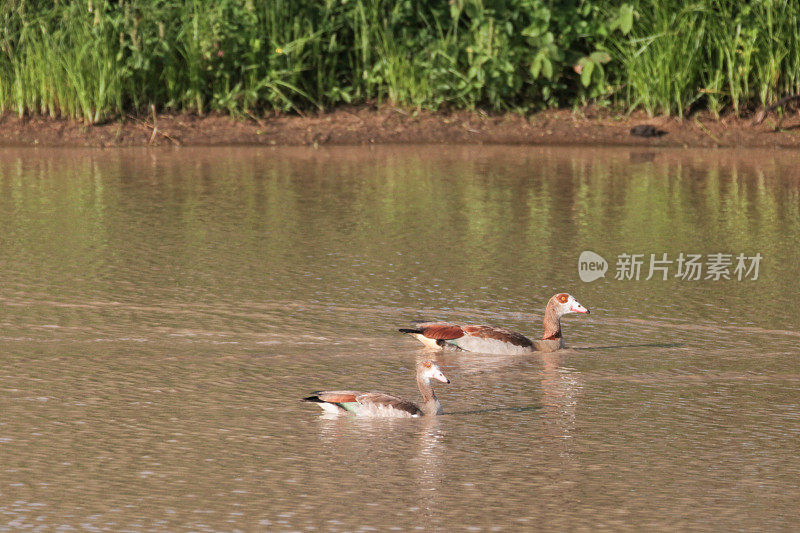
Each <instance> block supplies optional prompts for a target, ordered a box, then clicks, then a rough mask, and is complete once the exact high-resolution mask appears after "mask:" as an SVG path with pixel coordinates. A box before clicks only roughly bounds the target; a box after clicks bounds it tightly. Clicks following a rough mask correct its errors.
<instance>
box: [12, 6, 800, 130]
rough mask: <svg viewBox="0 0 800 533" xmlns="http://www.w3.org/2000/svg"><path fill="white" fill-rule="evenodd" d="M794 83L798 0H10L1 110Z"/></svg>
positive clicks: (589, 96) (722, 103) (268, 104)
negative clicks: (661, 0)
mask: <svg viewBox="0 0 800 533" xmlns="http://www.w3.org/2000/svg"><path fill="white" fill-rule="evenodd" d="M797 92H800V4H798V3H797V2H794V1H777V0H761V1H757V2H750V3H741V2H734V1H723V0H698V1H696V2H691V3H686V2H678V1H676V0H669V1H665V2H658V1H656V0H636V1H629V2H626V3H625V2H614V1H593V2H591V1H575V0H572V1H567V2H552V1H541V0H483V1H482V0H451V1H449V2H442V1H432V0H391V1H390V0H313V1H312V0H296V1H292V0H214V1H205V0H185V1H181V2H179V1H175V0H118V1H108V0H77V1H75V2H63V1H59V2H45V1H41V0H40V1H32V0H10V1H8V2H3V3H2V4H0V109H2V110H3V111H12V112H15V113H18V114H20V115H24V114H48V115H51V116H63V117H70V118H76V119H81V120H83V121H84V122H86V123H95V122H99V121H103V120H107V119H113V118H115V117H119V116H123V115H124V114H125V113H142V112H145V111H147V110H149V109H150V108H151V106H152V107H155V108H156V109H158V110H161V111H170V110H174V111H189V112H197V113H206V112H208V111H223V112H226V113H230V114H232V115H235V116H244V115H247V114H263V113H268V112H273V111H294V112H301V113H302V112H307V111H311V110H317V109H326V108H330V107H333V106H336V105H341V104H346V103H356V104H358V103H373V102H390V103H392V104H395V105H399V106H405V107H412V108H426V109H434V110H435V109H442V108H464V109H473V108H476V107H480V108H483V109H486V110H493V111H505V110H514V111H529V110H535V109H542V108H546V107H567V106H577V105H583V104H586V103H600V104H604V105H605V104H609V105H618V106H620V107H623V108H627V109H634V108H643V109H646V110H647V111H649V112H650V113H672V114H682V113H684V112H685V111H686V110H687V109H689V108H690V107H692V106H695V107H701V108H707V109H709V110H710V111H712V112H714V113H720V112H723V111H725V110H727V109H730V110H733V111H735V112H737V113H738V112H741V111H742V110H744V109H747V108H748V107H752V106H754V105H758V104H763V103H769V102H772V101H774V100H776V99H777V98H779V97H781V96H784V95H786V94H794V93H797Z"/></svg>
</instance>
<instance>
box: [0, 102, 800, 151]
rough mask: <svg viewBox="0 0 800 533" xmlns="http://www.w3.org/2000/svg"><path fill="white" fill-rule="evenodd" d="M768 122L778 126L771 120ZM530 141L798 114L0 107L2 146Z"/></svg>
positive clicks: (736, 132) (742, 125)
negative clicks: (244, 113)
mask: <svg viewBox="0 0 800 533" xmlns="http://www.w3.org/2000/svg"><path fill="white" fill-rule="evenodd" d="M643 124H647V125H652V126H654V127H655V129H656V130H658V131H659V132H663V135H660V136H657V137H648V138H642V137H636V136H632V135H631V134H630V131H631V129H632V128H634V127H636V126H640V125H643ZM776 128H779V129H777V130H776ZM372 143H375V144H389V143H399V144H409V143H414V144H417V143H432V144H532V145H535V144H538V145H543V144H544V145H625V146H642V145H644V146H674V147H715V146H719V147H766V148H769V147H775V148H778V147H789V148H795V147H800V115H798V114H797V113H793V114H791V115H788V116H786V117H785V118H784V119H783V120H782V121H781V120H780V119H779V118H778V117H777V116H775V115H770V116H768V117H767V119H766V120H764V121H763V122H762V123H761V124H759V125H754V124H753V120H752V118H736V117H728V118H722V119H719V120H717V119H714V118H713V117H711V116H708V115H703V114H698V115H695V116H693V117H690V118H684V119H678V118H675V117H654V118H650V117H647V116H646V115H645V114H644V113H638V114H633V115H630V116H621V115H615V114H610V113H608V112H605V111H595V110H592V109H584V110H581V111H577V112H573V111H571V110H551V111H544V112H541V113H536V114H532V115H528V116H522V115H516V114H505V115H499V116H494V115H487V114H484V113H481V112H467V111H459V112H453V113H430V112H424V111H420V112H411V111H406V110H399V109H395V108H391V107H382V108H377V109H376V108H374V107H367V106H365V107H358V108H341V109H337V110H334V111H331V112H328V113H324V114H318V115H316V114H315V115H306V116H297V115H281V116H270V117H261V118H256V117H246V118H243V119H233V118H230V117H228V116H222V115H209V116H204V117H200V116H197V115H189V114H178V115H173V114H161V115H158V116H156V117H152V116H148V117H132V116H128V117H124V118H122V119H120V120H119V121H115V122H109V123H106V124H101V125H94V126H85V125H83V124H81V123H80V122H75V121H69V120H59V119H50V118H45V117H26V118H22V119H20V118H18V117H17V116H15V115H11V114H6V115H4V116H2V117H0V145H5V146H94V147H112V146H148V145H152V146H170V145H175V146H204V145H266V146H298V145H324V144H332V145H359V144H372Z"/></svg>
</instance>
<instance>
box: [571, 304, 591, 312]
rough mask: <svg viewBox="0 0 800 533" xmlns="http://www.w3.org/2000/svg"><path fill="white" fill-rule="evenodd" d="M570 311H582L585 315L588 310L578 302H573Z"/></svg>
mask: <svg viewBox="0 0 800 533" xmlns="http://www.w3.org/2000/svg"><path fill="white" fill-rule="evenodd" d="M570 311H572V312H573V313H583V314H585V315H588V314H589V310H588V309H586V308H585V307H584V306H582V305H581V304H579V303H578V302H575V303H574V304H572V307H571V308H570Z"/></svg>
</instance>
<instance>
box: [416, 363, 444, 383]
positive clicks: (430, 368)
mask: <svg viewBox="0 0 800 533" xmlns="http://www.w3.org/2000/svg"><path fill="white" fill-rule="evenodd" d="M417 375H419V376H420V377H422V378H424V379H426V380H428V381H430V380H432V379H435V380H437V381H441V382H442V383H450V380H449V379H447V376H445V375H444V374H443V373H442V369H441V368H439V365H437V364H436V363H434V362H433V361H421V362H420V363H419V364H418V365H417Z"/></svg>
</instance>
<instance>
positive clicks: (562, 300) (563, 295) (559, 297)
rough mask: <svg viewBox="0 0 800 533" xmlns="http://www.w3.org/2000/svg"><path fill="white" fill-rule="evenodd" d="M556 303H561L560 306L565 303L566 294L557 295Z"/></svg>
mask: <svg viewBox="0 0 800 533" xmlns="http://www.w3.org/2000/svg"><path fill="white" fill-rule="evenodd" d="M558 301H559V302H561V303H562V304H565V303H567V295H566V294H559V295H558Z"/></svg>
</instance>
